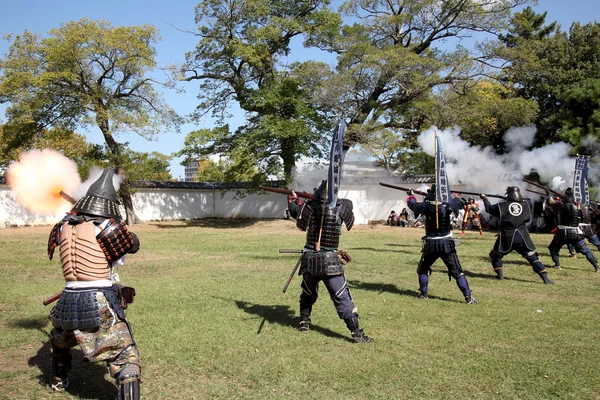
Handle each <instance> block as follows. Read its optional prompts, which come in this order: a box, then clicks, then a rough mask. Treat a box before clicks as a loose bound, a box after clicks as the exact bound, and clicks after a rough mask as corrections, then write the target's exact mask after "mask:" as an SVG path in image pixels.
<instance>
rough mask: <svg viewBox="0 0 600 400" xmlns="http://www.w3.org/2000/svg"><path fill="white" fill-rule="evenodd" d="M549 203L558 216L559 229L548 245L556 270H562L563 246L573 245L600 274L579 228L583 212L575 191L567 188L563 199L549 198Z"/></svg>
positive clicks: (596, 262)
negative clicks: (561, 253) (576, 199)
mask: <svg viewBox="0 0 600 400" xmlns="http://www.w3.org/2000/svg"><path fill="white" fill-rule="evenodd" d="M547 202H548V205H550V207H552V209H553V210H554V212H555V213H556V215H557V216H558V227H557V228H556V230H555V231H556V232H555V233H554V237H553V238H552V242H550V245H548V250H550V256H551V257H552V261H553V262H554V268H556V269H560V259H559V252H560V249H561V248H562V246H563V245H565V244H572V245H574V246H575V251H577V252H578V253H581V254H583V255H584V256H585V258H586V259H587V260H588V261H589V263H590V264H592V266H593V267H594V270H595V271H596V272H600V268H598V261H596V257H594V255H593V254H592V251H591V250H590V248H589V247H587V246H586V245H585V241H584V238H585V235H584V232H583V231H582V230H581V228H580V226H579V224H580V223H581V222H582V212H581V210H580V209H579V207H578V205H577V203H576V202H575V197H574V196H573V189H571V188H567V190H565V194H564V195H563V196H562V197H553V196H549V197H548V199H547Z"/></svg>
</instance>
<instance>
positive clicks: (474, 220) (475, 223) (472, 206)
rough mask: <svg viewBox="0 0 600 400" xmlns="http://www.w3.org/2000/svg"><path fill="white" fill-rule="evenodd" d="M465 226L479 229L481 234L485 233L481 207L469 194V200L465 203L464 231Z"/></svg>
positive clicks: (463, 230)
mask: <svg viewBox="0 0 600 400" xmlns="http://www.w3.org/2000/svg"><path fill="white" fill-rule="evenodd" d="M465 228H468V229H471V230H474V229H475V228H477V229H479V234H480V235H483V227H482V221H481V213H480V212H479V207H478V206H477V203H475V199H474V198H473V197H471V196H469V200H468V201H467V202H466V203H465V214H464V216H463V221H462V232H461V233H463V234H464V233H465Z"/></svg>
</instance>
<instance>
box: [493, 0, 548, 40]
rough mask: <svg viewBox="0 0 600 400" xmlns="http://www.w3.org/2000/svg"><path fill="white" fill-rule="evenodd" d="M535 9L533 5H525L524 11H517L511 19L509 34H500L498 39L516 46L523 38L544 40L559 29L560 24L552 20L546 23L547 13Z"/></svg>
mask: <svg viewBox="0 0 600 400" xmlns="http://www.w3.org/2000/svg"><path fill="white" fill-rule="evenodd" d="M547 14H548V13H547V12H544V13H541V14H538V13H536V12H535V11H533V8H531V7H529V6H528V7H525V8H524V9H523V11H521V12H516V13H515V14H514V16H513V17H512V18H511V20H510V26H509V28H508V33H507V34H500V35H498V39H500V41H501V42H503V43H504V44H506V46H508V47H515V46H517V45H518V44H519V42H520V41H523V40H542V39H545V38H547V37H550V36H551V35H552V34H554V33H555V32H556V31H557V29H558V24H557V23H556V22H552V23H550V24H549V25H544V24H545V23H546V15H547Z"/></svg>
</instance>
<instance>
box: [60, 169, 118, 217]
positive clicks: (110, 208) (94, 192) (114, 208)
mask: <svg viewBox="0 0 600 400" xmlns="http://www.w3.org/2000/svg"><path fill="white" fill-rule="evenodd" d="M113 175H114V170H113V169H112V168H105V169H104V171H102V175H100V178H98V179H97V180H96V181H95V182H94V183H92V185H91V186H90V188H89V189H88V191H87V193H86V194H85V196H83V197H82V198H81V199H79V200H78V201H77V203H75V205H74V206H73V209H72V210H71V211H76V212H77V213H78V214H88V215H96V216H99V217H105V218H119V219H121V215H120V214H119V206H118V203H117V191H116V190H115V187H114V186H113Z"/></svg>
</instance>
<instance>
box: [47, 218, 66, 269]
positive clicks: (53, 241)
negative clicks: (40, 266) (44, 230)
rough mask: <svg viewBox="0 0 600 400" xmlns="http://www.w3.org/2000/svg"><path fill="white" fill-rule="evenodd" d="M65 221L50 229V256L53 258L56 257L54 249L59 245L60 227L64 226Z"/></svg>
mask: <svg viewBox="0 0 600 400" xmlns="http://www.w3.org/2000/svg"><path fill="white" fill-rule="evenodd" d="M63 222H64V221H60V222H59V223H57V224H56V225H54V227H53V228H52V230H51V231H50V236H49V237H48V258H49V259H50V260H52V258H53V257H54V250H55V249H56V246H58V242H59V240H60V237H59V236H60V227H61V226H62V224H63Z"/></svg>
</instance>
